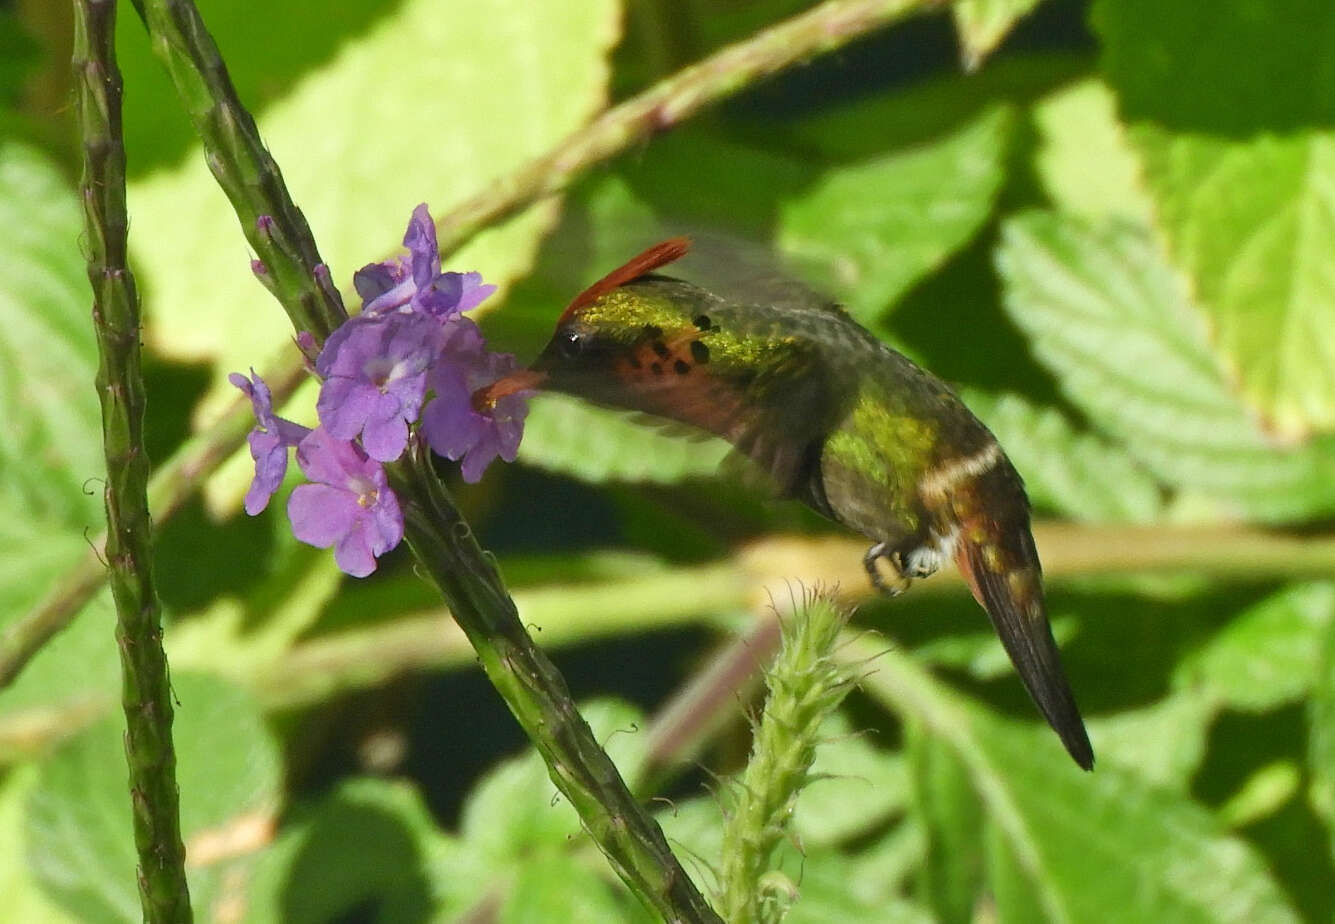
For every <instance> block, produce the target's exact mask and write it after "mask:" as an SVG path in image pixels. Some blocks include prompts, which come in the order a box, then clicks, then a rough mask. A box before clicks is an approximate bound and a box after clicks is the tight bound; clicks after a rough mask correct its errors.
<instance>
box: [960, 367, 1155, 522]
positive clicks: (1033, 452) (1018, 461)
mask: <svg viewBox="0 0 1335 924" xmlns="http://www.w3.org/2000/svg"><path fill="white" fill-rule="evenodd" d="M964 399H965V401H966V402H967V403H968V405H969V407H970V409H971V410H972V411H973V412H974V413H975V414H977V415H978V416H979V417H980V418H982V421H983V423H985V424H987V426H988V429H990V430H991V431H992V432H993V433H994V434H995V435H996V437H997V440H998V441H999V442H1000V443H1001V446H1002V448H1003V449H1005V450H1006V455H1007V456H1009V457H1010V460H1011V461H1012V462H1014V463H1015V467H1016V469H1018V470H1019V472H1020V474H1021V475H1022V476H1023V477H1024V484H1025V489H1026V490H1027V491H1028V493H1029V498H1030V500H1031V501H1032V502H1033V503H1034V504H1036V505H1037V506H1039V507H1047V508H1050V509H1053V510H1056V511H1058V512H1060V513H1064V514H1066V515H1067V516H1070V517H1074V518H1076V519H1080V520H1089V521H1091V522H1095V523H1115V522H1132V523H1143V522H1149V521H1150V520H1153V519H1154V518H1155V517H1156V516H1157V515H1158V514H1159V512H1160V511H1161V510H1162V508H1163V498H1162V497H1161V492H1160V488H1159V485H1158V483H1157V482H1156V481H1155V480H1154V478H1153V477H1152V476H1151V475H1150V474H1149V473H1148V472H1147V471H1145V469H1144V468H1143V467H1142V466H1141V465H1140V464H1139V463H1138V462H1136V460H1134V459H1133V458H1131V456H1130V455H1129V454H1128V453H1127V452H1126V450H1124V449H1122V448H1120V447H1118V446H1115V445H1113V444H1111V443H1109V442H1108V441H1106V440H1104V439H1102V438H1100V437H1099V436H1097V435H1095V434H1092V433H1082V432H1080V431H1078V430H1077V429H1076V428H1075V427H1074V426H1073V425H1072V424H1071V422H1070V421H1069V420H1068V419H1067V418H1066V416H1065V415H1063V414H1062V413H1061V411H1059V410H1057V409H1056V408H1052V407H1039V406H1036V405H1033V404H1031V403H1030V402H1028V401H1026V400H1025V399H1024V398H1022V397H1020V396H1018V395H999V396H994V395H988V394H984V393H982V392H977V391H969V392H966V393H965V395H964Z"/></svg>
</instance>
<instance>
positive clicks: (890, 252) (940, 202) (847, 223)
mask: <svg viewBox="0 0 1335 924" xmlns="http://www.w3.org/2000/svg"><path fill="white" fill-rule="evenodd" d="M1013 121H1014V120H1013V118H1012V113H1011V110H1010V109H1009V108H1007V107H1002V106H998V107H994V108H992V109H990V110H987V111H985V112H983V113H982V114H981V115H979V116H978V117H976V118H974V119H973V120H972V121H970V122H968V123H967V124H965V125H964V126H963V127H962V128H959V129H957V130H955V131H953V132H952V133H950V134H948V135H945V136H944V137H942V138H939V139H937V140H935V141H933V142H931V143H928V144H923V145H921V146H918V147H914V148H909V149H906V150H901V151H895V152H893V153H890V154H886V155H884V156H881V157H877V158H874V159H872V160H867V161H864V162H861V163H856V164H852V165H848V166H838V167H834V168H831V169H830V170H828V171H827V172H826V173H825V174H824V175H823V176H822V177H821V178H820V179H819V180H818V181H817V182H816V183H815V184H814V185H813V186H812V187H811V188H810V189H809V190H805V191H803V192H802V193H800V194H799V195H797V196H796V197H794V198H792V199H790V200H789V201H787V202H785V203H784V204H783V206H782V208H781V210H780V213H779V220H778V225H777V228H776V232H775V242H776V244H777V246H778V247H779V249H780V250H782V251H783V253H784V254H785V255H787V256H788V257H790V258H791V259H792V260H793V261H794V262H795V263H796V264H797V265H799V266H801V267H803V268H805V269H807V270H808V271H809V273H810V275H811V276H812V281H813V282H815V283H817V284H819V285H821V286H822V287H823V288H824V289H825V290H826V291H828V292H829V293H830V294H832V295H835V296H837V297H838V298H839V299H840V301H841V302H843V303H844V304H845V305H846V306H847V307H848V309H849V312H850V313H851V314H852V315H853V316H854V317H856V318H857V319H858V320H860V321H861V322H863V323H864V324H868V325H870V324H872V323H873V322H875V321H876V320H877V319H878V318H879V316H880V314H881V313H882V312H883V311H884V310H885V309H886V308H887V307H888V306H889V305H890V304H892V303H893V302H894V301H895V300H896V299H898V298H899V297H900V296H901V295H903V294H904V292H906V291H907V290H908V288H909V287H910V286H911V285H913V283H914V282H916V281H917V280H919V279H921V278H922V277H923V276H925V275H927V274H928V273H930V272H931V271H933V270H935V269H936V268H938V267H939V266H941V264H942V263H944V262H945V260H946V258H947V257H949V256H950V254H952V253H954V252H955V251H956V250H958V249H960V248H961V247H963V246H964V245H965V244H966V243H968V241H969V240H970V239H971V238H972V237H973V236H974V235H975V234H977V233H978V230H979V229H980V228H981V227H982V226H983V224H984V222H986V221H987V218H988V216H989V215H991V213H992V208H993V205H994V204H995V201H996V197H997V193H998V192H999V191H1000V189H1001V184H1002V181H1003V180H1004V179H1005V162H1006V152H1007V147H1008V144H1009V139H1010V135H1011V127H1012V124H1013Z"/></svg>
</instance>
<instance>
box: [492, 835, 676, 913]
mask: <svg viewBox="0 0 1335 924" xmlns="http://www.w3.org/2000/svg"><path fill="white" fill-rule="evenodd" d="M625 901H626V902H628V903H633V904H634V907H635V909H636V910H637V911H639V913H638V914H635V913H634V912H633V911H631V907H630V906H629V905H627V904H623V903H622V902H619V901H617V898H616V895H615V894H614V893H613V892H612V890H611V889H610V888H609V884H608V883H607V882H605V881H604V880H602V879H600V878H599V877H598V876H597V875H596V874H595V873H594V872H593V871H592V870H590V869H589V867H588V866H587V864H583V863H580V862H579V861H578V860H576V859H575V858H574V857H571V856H568V855H567V854H565V853H563V852H561V851H559V850H545V851H541V852H539V853H537V854H536V855H533V856H529V857H527V858H526V859H525V860H524V862H523V865H522V866H520V867H519V869H518V871H517V876H516V880H515V884H514V887H513V889H512V890H511V891H510V893H509V895H508V896H507V897H506V900H505V904H504V905H503V906H502V907H501V910H500V914H499V915H498V916H497V920H498V921H500V922H501V924H547V922H549V921H625V922H627V924H631V922H634V921H646V922H648V921H653V920H655V918H654V916H653V915H651V914H650V913H649V912H648V910H647V909H644V908H643V907H642V906H639V904H638V903H637V902H635V900H634V899H632V898H630V897H629V896H626V898H625Z"/></svg>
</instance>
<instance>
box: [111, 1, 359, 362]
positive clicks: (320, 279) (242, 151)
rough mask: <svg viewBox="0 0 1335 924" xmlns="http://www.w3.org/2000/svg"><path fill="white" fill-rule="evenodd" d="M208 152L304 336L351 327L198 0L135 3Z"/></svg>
mask: <svg viewBox="0 0 1335 924" xmlns="http://www.w3.org/2000/svg"><path fill="white" fill-rule="evenodd" d="M132 2H133V3H134V7H135V9H136V10H137V11H138V13H139V18H140V19H142V20H143V21H144V25H145V26H146V27H147V28H148V34H149V39H150V40H151V41H152V44H153V50H154V52H156V54H157V56H158V57H159V58H161V59H162V62H163V64H164V65H165V66H166V68H167V72H168V73H169V74H170V75H171V78H172V82H173V83H174V84H175V85H176V93H177V96H178V97H180V99H181V102H182V104H183V105H184V106H185V110H186V114H187V115H188V116H189V117H190V121H191V123H192V124H193V125H194V127H195V132H196V133H197V134H198V135H199V137H200V140H201V141H202V142H203V144H204V159H205V161H206V162H207V163H208V165H209V169H210V170H211V171H213V175H214V177H215V178H216V179H217V181H218V185H219V186H220V187H222V190H223V192H224V193H226V195H227V198H228V199H229V200H231V203H232V208H233V209H234V210H235V211H236V216H237V218H238V219H240V221H241V231H242V233H243V234H245V236H246V240H247V241H249V242H250V246H251V247H252V248H253V249H254V251H255V253H256V255H257V256H258V257H259V259H260V261H261V262H262V263H263V264H264V267H265V270H266V272H265V273H263V274H262V275H261V276H260V279H261V281H262V282H263V283H264V284H265V286H266V287H267V288H268V289H269V291H270V292H272V293H273V295H274V297H276V298H277V299H278V301H279V302H280V303H281V304H282V306H283V309H284V310H285V311H286V312H287V315H288V317H289V318H290V319H291V321H292V326H293V327H294V328H295V329H296V330H299V331H303V330H304V331H309V332H310V333H312V334H314V335H315V337H316V339H317V340H321V341H322V340H324V338H325V337H327V336H328V335H329V332H330V331H332V330H333V329H334V328H335V327H337V326H338V325H339V324H341V323H342V322H343V321H344V320H346V319H347V316H348V314H347V311H346V310H345V309H344V307H343V298H342V296H341V295H339V292H338V289H336V288H335V287H334V285H333V283H332V282H331V281H330V278H329V270H328V268H327V267H326V266H325V265H324V263H323V261H321V259H320V253H319V251H318V250H317V249H316V246H315V238H314V237H313V236H312V235H311V229H310V226H309V225H308V224H307V223H306V216H304V215H303V214H302V213H301V210H300V209H299V208H297V206H296V204H295V203H294V202H293V201H292V196H291V195H290V194H289V193H288V190H287V184H286V183H284V182H283V174H282V172H281V171H280V170H279V169H278V164H277V162H276V161H275V160H274V159H273V157H272V156H271V155H270V154H269V150H268V148H266V147H265V145H264V141H263V139H262V138H261V137H260V132H259V129H258V128H257V127H256V126H255V120H254V118H253V117H252V116H251V114H250V112H249V111H248V110H247V109H246V107H245V106H243V105H242V104H241V100H240V98H239V97H238V96H237V92H236V88H235V87H234V86H233V85H232V78H231V77H230V76H229V75H228V73H227V66H226V65H225V64H224V63H223V59H222V55H221V54H219V52H218V46H217V44H215V43H214V41H213V36H211V35H210V34H209V31H208V29H207V28H206V27H205V25H204V20H203V19H202V18H201V17H200V15H199V10H198V9H196V8H195V5H194V3H192V2H191V0H132Z"/></svg>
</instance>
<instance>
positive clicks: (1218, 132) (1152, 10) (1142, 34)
mask: <svg viewBox="0 0 1335 924" xmlns="http://www.w3.org/2000/svg"><path fill="white" fill-rule="evenodd" d="M1092 19H1093V23H1094V26H1095V28H1096V29H1097V30H1098V32H1099V33H1100V34H1101V36H1102V38H1103V40H1104V49H1105V56H1104V63H1105V69H1106V71H1107V73H1108V75H1109V80H1110V82H1111V83H1112V85H1113V87H1114V88H1115V89H1116V90H1117V93H1118V96H1119V98H1120V101H1121V108H1122V111H1123V114H1124V116H1125V118H1126V119H1127V121H1128V122H1129V123H1131V124H1132V125H1134V126H1136V132H1135V136H1134V137H1135V140H1136V142H1137V145H1138V147H1139V148H1140V149H1141V151H1142V152H1143V154H1144V155H1145V166H1146V178H1147V180H1148V183H1149V187H1150V189H1151V191H1152V193H1153V195H1154V198H1155V201H1156V206H1157V212H1158V214H1159V217H1160V222H1161V225H1160V226H1161V227H1162V229H1163V232H1164V235H1165V237H1166V238H1167V241H1168V244H1169V248H1170V250H1171V252H1172V253H1173V256H1174V258H1175V259H1176V261H1177V262H1178V263H1179V264H1181V265H1182V266H1183V267H1184V269H1186V271H1187V272H1188V273H1189V274H1190V276H1191V278H1192V281H1193V283H1194V285H1195V287H1196V292H1197V294H1198V296H1199V299H1200V303H1201V306H1202V308H1203V309H1205V310H1206V311H1207V312H1208V313H1209V315H1210V318H1211V321H1212V323H1213V327H1214V333H1215V337H1216V339H1217V341H1218V343H1219V346H1220V348H1221V350H1222V352H1223V353H1224V355H1225V356H1226V357H1227V360H1228V362H1229V366H1230V368H1231V370H1232V371H1234V373H1235V374H1236V376H1237V378H1238V381H1239V384H1240V387H1241V390H1242V393H1243V394H1244V396H1245V397H1246V398H1247V400H1248V401H1249V402H1250V404H1251V405H1252V406H1253V407H1254V408H1255V409H1256V411H1257V413H1259V414H1260V415H1261V416H1262V417H1263V418H1264V419H1265V420H1266V421H1267V423H1268V425H1269V426H1271V427H1272V428H1273V429H1274V430H1275V431H1276V432H1277V433H1279V434H1280V435H1282V436H1284V437H1286V438H1289V439H1296V438H1298V437H1301V436H1304V435H1305V434H1307V433H1309V432H1311V431H1312V430H1330V429H1335V271H1332V270H1331V268H1330V262H1329V260H1328V259H1327V256H1328V254H1329V252H1330V249H1331V247H1332V245H1335V133H1332V132H1331V131H1330V125H1331V120H1332V118H1335V92H1332V90H1331V87H1332V86H1335V63H1332V62H1333V61H1335V58H1332V55H1331V52H1332V50H1335V8H1332V7H1331V5H1330V4H1329V3H1327V2H1325V0H1295V2H1293V3H1286V4H1284V5H1283V6H1282V7H1281V6H1274V5H1270V4H1255V3H1246V2H1241V0H1231V2H1227V3H1219V4H1215V5H1213V6H1212V7H1211V10H1210V15H1209V16H1204V17H1203V16H1199V15H1197V11H1193V10H1188V9H1186V8H1185V7H1183V6H1173V7H1165V6H1164V5H1163V4H1159V3H1154V2H1153V0H1133V2H1129V3H1122V2H1118V3H1109V2H1102V3H1100V4H1098V5H1097V6H1096V8H1095V11H1094V15H1093V17H1092Z"/></svg>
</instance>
